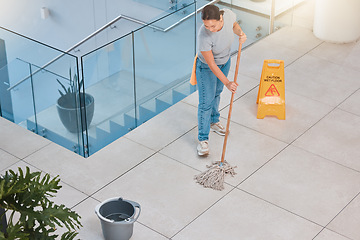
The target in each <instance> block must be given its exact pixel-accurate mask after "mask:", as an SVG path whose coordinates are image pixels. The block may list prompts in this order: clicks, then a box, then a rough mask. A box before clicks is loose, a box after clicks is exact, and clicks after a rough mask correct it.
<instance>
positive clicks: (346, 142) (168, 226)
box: [0, 27, 360, 240]
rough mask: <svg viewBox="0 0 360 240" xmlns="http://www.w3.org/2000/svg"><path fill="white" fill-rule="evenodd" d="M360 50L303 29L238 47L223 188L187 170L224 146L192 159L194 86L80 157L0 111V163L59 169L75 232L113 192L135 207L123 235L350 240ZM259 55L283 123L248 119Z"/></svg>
mask: <svg viewBox="0 0 360 240" xmlns="http://www.w3.org/2000/svg"><path fill="white" fill-rule="evenodd" d="M359 50H360V41H358V42H357V43H350V44H343V45H337V44H330V43H325V42H322V41H321V40H319V39H317V38H316V37H315V36H314V35H313V34H312V32H311V31H310V30H308V28H302V27H289V28H284V29H281V30H279V31H277V32H276V33H274V34H273V35H271V36H269V37H267V38H265V39H263V40H261V41H260V42H258V43H256V44H254V45H252V46H250V47H248V48H247V49H245V50H243V52H242V55H241V64H240V70H239V77H238V82H239V91H238V93H237V94H236V101H235V103H234V108H233V114H232V118H231V120H232V122H231V133H230V135H229V141H228V147H227V153H226V159H227V161H228V162H230V164H232V165H235V166H237V168H236V172H237V175H235V177H233V178H232V177H230V176H229V177H226V186H225V189H224V190H223V191H215V190H211V189H205V188H203V187H202V186H200V185H198V184H197V183H196V182H195V181H194V179H193V177H194V175H196V174H198V173H200V172H202V171H204V170H206V165H207V164H209V163H211V161H215V160H219V159H220V156H221V150H222V143H223V138H222V137H220V136H218V135H216V134H213V133H212V134H211V135H210V148H211V153H210V155H209V156H208V157H207V158H200V157H198V156H197V154H196V135H197V120H196V119H197V93H194V94H193V95H191V96H189V97H188V98H186V99H185V100H183V101H181V102H179V103H178V104H176V105H175V106H173V107H172V108H170V109H168V110H166V111H164V112H163V113H161V114H160V115H158V116H156V117H155V118H153V119H152V120H150V121H148V122H146V123H145V124H143V125H142V126H140V127H139V128H137V129H135V130H134V131H132V132H130V133H129V134H127V135H126V136H125V137H123V138H121V139H119V140H117V141H115V142H113V143H112V144H111V145H109V146H107V147H106V148H104V149H102V150H100V151H99V152H97V153H95V154H94V155H92V156H90V157H89V158H87V159H84V158H82V157H80V156H78V155H77V154H74V153H72V152H70V151H68V150H66V149H64V148H62V147H60V146H58V145H56V144H55V143H52V142H49V141H47V140H46V139H43V138H41V137H40V136H37V135H35V134H32V133H31V132H28V131H26V130H24V129H22V128H21V127H19V126H16V125H14V124H12V123H10V122H8V121H6V120H4V119H2V118H0V131H1V138H0V171H1V172H4V171H5V170H6V169H8V168H10V167H11V168H12V169H15V168H16V167H18V166H20V167H24V166H30V167H31V169H33V170H37V169H39V170H41V171H44V172H48V173H50V174H52V175H58V174H59V175H60V178H61V180H62V185H63V188H62V189H61V190H60V191H59V194H58V196H57V197H56V199H55V200H56V202H58V203H64V204H65V205H67V206H68V207H72V208H73V209H74V210H75V211H77V212H78V213H79V214H80V215H81V216H82V224H83V226H84V227H83V228H82V229H81V230H80V234H79V237H80V238H81V239H84V240H99V239H103V238H102V232H101V226H100V221H99V219H98V218H97V216H96V215H95V213H94V208H95V206H96V205H97V204H99V203H100V202H101V201H104V200H106V199H108V198H111V197H117V196H120V197H123V198H125V199H130V200H133V201H136V202H138V203H140V205H141V208H142V210H141V214H140V217H139V219H138V221H137V222H136V223H135V225H134V234H133V237H132V238H131V239H134V240H137V239H138V240H143V239H146V240H151V239H156V240H157V239H159V240H165V239H173V240H185V239H191V240H202V239H206V240H211V239H214V240H219V239H227V240H228V239H234V240H238V239H246V240H250V239H254V240H264V239H266V240H270V239H274V240H279V239H284V240H291V239H294V240H310V239H314V240H346V239H351V240H359V239H360V230H359V225H360V217H359V216H360V161H359V159H360V150H359V143H360V108H359V101H360V80H359V74H360V60H359V59H360V58H359ZM267 58H276V59H283V60H285V64H286V67H285V85H286V120H278V119H276V118H275V117H266V118H265V119H262V120H259V119H257V118H256V112H257V105H256V97H257V91H258V84H259V80H260V74H261V68H262V62H263V60H264V59H267ZM235 61H236V60H235V58H234V59H233V64H235ZM232 76H234V66H232V70H231V73H230V76H229V78H231V77H232ZM229 99H230V94H229V93H228V92H226V91H225V92H224V93H223V97H222V101H221V108H222V111H221V114H222V117H223V119H222V121H223V122H224V123H225V122H226V117H227V113H228V105H229Z"/></svg>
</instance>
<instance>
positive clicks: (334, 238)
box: [314, 229, 349, 240]
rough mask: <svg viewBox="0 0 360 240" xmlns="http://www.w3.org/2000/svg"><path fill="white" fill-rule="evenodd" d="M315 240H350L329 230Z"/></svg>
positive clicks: (322, 232)
mask: <svg viewBox="0 0 360 240" xmlns="http://www.w3.org/2000/svg"><path fill="white" fill-rule="evenodd" d="M314 240H349V239H348V238H346V237H344V236H341V235H339V234H337V233H335V232H332V231H330V230H328V229H324V230H323V231H321V233H320V234H319V235H318V236H316V238H314Z"/></svg>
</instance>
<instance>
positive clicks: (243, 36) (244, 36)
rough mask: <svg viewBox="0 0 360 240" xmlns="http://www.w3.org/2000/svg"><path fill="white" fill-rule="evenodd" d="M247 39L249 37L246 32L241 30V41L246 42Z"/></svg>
mask: <svg viewBox="0 0 360 240" xmlns="http://www.w3.org/2000/svg"><path fill="white" fill-rule="evenodd" d="M246 39H247V37H246V34H245V33H244V32H241V34H240V36H239V42H240V43H244V42H245V41H246Z"/></svg>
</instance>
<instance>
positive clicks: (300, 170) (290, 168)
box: [239, 146, 360, 226]
mask: <svg viewBox="0 0 360 240" xmlns="http://www.w3.org/2000/svg"><path fill="white" fill-rule="evenodd" d="M239 188H241V189H244V190H245V191H247V192H250V193H251V194H254V195H256V196H258V197H260V198H262V199H265V200H267V201H269V202H271V203H273V204H275V205H277V206H280V207H282V208H284V209H287V210H289V211H290V212H293V213H295V214H297V215H299V216H302V217H304V218H306V219H309V220H311V221H313V222H315V223H318V224H320V225H322V226H326V225H327V224H328V223H329V222H330V221H331V220H332V219H333V218H334V217H335V216H336V215H337V214H338V213H339V212H340V211H341V210H342V208H343V207H344V206H345V205H346V204H348V203H349V202H350V201H351V200H352V199H353V198H354V197H355V196H356V195H357V194H358V193H359V189H360V173H359V172H356V171H354V170H351V169H348V168H345V167H343V166H341V165H339V164H336V163H333V162H331V161H328V160H325V159H323V158H321V157H319V156H316V155H313V154H311V153H308V152H306V151H304V150H301V149H298V148H295V147H292V146H289V147H288V148H286V149H285V150H284V151H282V152H281V153H280V154H279V155H277V156H276V157H275V158H274V159H272V160H271V161H270V162H269V163H268V164H267V165H265V166H264V167H263V168H261V169H260V170H259V171H257V172H256V173H255V174H254V175H252V176H251V177H250V178H249V179H247V180H246V181H245V182H243V183H242V184H241V185H240V186H239Z"/></svg>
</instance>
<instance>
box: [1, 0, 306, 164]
mask: <svg viewBox="0 0 360 240" xmlns="http://www.w3.org/2000/svg"><path fill="white" fill-rule="evenodd" d="M134 2H138V3H141V4H148V5H149V6H150V7H153V8H156V9H158V10H161V11H159V14H157V15H156V17H154V16H155V15H152V16H153V17H151V21H150V22H149V21H147V23H146V22H145V21H144V20H141V19H140V20H139V18H138V17H137V18H136V17H135V18H133V17H129V16H125V15H124V16H120V17H119V18H118V20H116V22H114V24H111V25H109V27H105V28H104V31H101V32H98V33H96V34H95V35H94V36H92V37H91V38H89V39H88V40H86V41H84V43H82V44H81V45H79V46H77V47H76V48H75V49H74V50H75V52H74V51H71V52H72V53H73V54H72V55H71V54H69V53H65V52H63V51H60V50H57V49H55V48H52V47H50V46H47V45H44V44H42V43H40V42H37V41H34V40H31V39H29V38H26V37H24V36H21V35H19V34H17V33H14V32H12V31H9V30H7V29H4V28H0V54H1V55H0V77H1V87H0V91H1V92H0V93H1V95H0V103H1V108H0V110H1V111H0V112H1V116H3V117H5V118H7V119H9V120H11V121H13V122H15V123H16V124H19V125H20V126H22V127H24V128H26V129H29V130H31V131H33V132H35V133H36V134H39V135H41V136H43V137H45V138H48V139H49V140H51V141H53V142H55V143H57V144H59V145H61V146H64V147H66V148H68V149H70V150H71V151H74V152H77V153H78V154H80V155H82V156H84V157H87V156H89V155H91V154H93V153H95V152H96V151H98V150H99V149H101V148H103V147H104V146H106V145H108V144H109V143H111V142H112V141H114V140H116V139H118V138H119V137H121V136H123V135H124V134H126V133H128V132H129V131H131V130H133V129H134V128H136V127H138V126H139V125H141V124H142V123H144V122H146V121H148V120H149V119H150V118H152V117H154V116H155V115H157V114H159V113H160V112H162V111H164V110H165V109H167V108H168V107H170V106H172V105H173V104H175V103H176V102H178V101H180V100H182V99H183V98H184V97H186V96H188V95H189V94H191V93H192V92H194V91H195V90H196V87H194V86H191V85H190V84H189V83H188V80H189V78H190V73H191V68H192V63H193V58H194V55H195V53H196V37H197V32H198V29H199V27H200V26H201V23H202V22H201V18H200V13H198V14H194V12H195V11H196V9H199V8H201V7H203V6H204V5H205V4H209V3H210V2H211V3H214V2H216V3H215V4H216V5H217V6H219V8H229V9H231V10H232V11H234V12H235V13H236V14H237V21H238V22H239V23H240V25H241V27H242V28H243V30H244V31H245V32H246V34H247V36H248V41H247V42H246V44H244V45H243V47H246V46H248V45H250V44H252V43H254V42H256V41H258V40H259V39H261V38H263V37H265V36H267V35H269V34H270V33H271V32H273V31H275V30H277V29H279V28H282V27H284V26H287V25H291V24H292V22H293V18H292V17H293V12H292V11H293V9H294V7H295V6H296V5H297V4H299V3H300V2H302V1H301V0H282V1H281V0H279V1H276V3H277V4H276V5H273V4H272V1H268V0H264V1H259V0H257V1H251V0H224V1H208V0H199V1H193V0H183V1H177V0H174V1H170V2H167V1H165V2H164V1H144V0H134ZM237 47H238V44H237V41H235V42H234V45H233V47H232V53H233V54H235V53H236V51H237ZM5 50H6V51H5ZM86 52H87V53H86ZM84 53H85V54H84ZM75 55H77V56H78V57H77V56H75ZM78 66H79V67H78ZM60 92H62V93H60ZM66 92H70V93H69V94H67V95H66V96H62V95H65V93H66ZM71 107H72V108H73V110H69V108H71Z"/></svg>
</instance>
